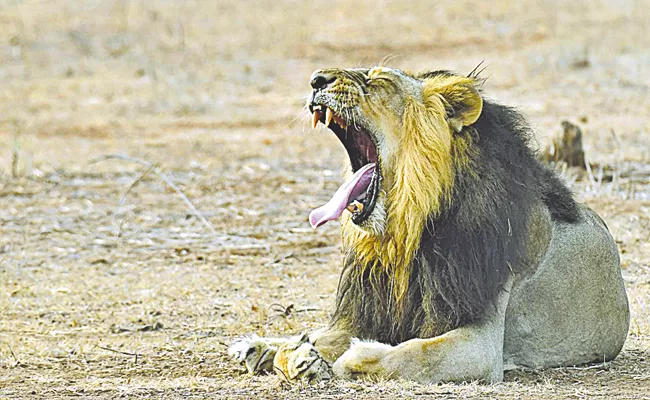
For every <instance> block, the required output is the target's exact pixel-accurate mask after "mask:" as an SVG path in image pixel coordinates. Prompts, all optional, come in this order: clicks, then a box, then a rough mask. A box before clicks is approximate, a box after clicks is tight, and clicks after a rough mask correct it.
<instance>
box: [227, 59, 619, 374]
mask: <svg viewBox="0 0 650 400" xmlns="http://www.w3.org/2000/svg"><path fill="white" fill-rule="evenodd" d="M332 71H333V72H332ZM332 71H328V72H327V73H322V75H320V76H326V77H327V79H329V80H327V79H324V80H323V81H325V82H334V84H332V87H333V88H335V89H338V91H337V90H332V93H333V94H330V93H328V90H321V88H319V90H318V91H316V90H315V97H314V99H315V100H314V101H322V102H323V104H325V105H326V107H331V108H333V107H339V108H340V110H338V111H339V112H344V111H345V110H346V109H350V108H351V107H352V106H354V107H356V108H355V109H354V110H356V111H355V112H356V115H357V118H358V120H356V119H354V118H352V121H351V122H354V123H355V124H356V122H359V121H361V122H360V124H363V125H364V126H365V128H364V129H365V130H367V131H369V132H372V135H371V136H372V137H373V142H375V144H376V146H377V152H378V153H379V158H378V160H377V161H376V162H377V163H378V164H379V167H378V168H381V176H380V177H378V178H377V179H381V186H382V192H381V193H380V194H379V195H378V196H377V199H376V200H375V203H369V204H370V206H371V207H370V209H371V212H373V213H372V214H371V215H370V217H367V221H366V222H365V223H360V222H359V216H356V217H354V218H353V217H350V216H349V215H344V216H343V222H342V224H343V242H344V248H345V251H346V256H345V263H344V268H343V272H342V274H341V280H340V283H339V288H338V293H337V301H336V308H335V312H334V314H333V318H332V321H331V323H330V326H329V327H328V328H326V329H324V330H321V331H317V332H315V333H313V334H311V335H310V336H309V338H306V337H305V338H303V340H301V341H298V342H297V340H298V339H297V338H294V339H290V340H289V339H288V341H287V344H286V345H284V346H282V345H277V344H274V343H275V342H273V341H267V342H264V339H260V338H255V339H246V340H244V341H242V342H238V344H237V346H239V347H237V349H239V350H237V351H233V354H234V355H235V356H236V357H237V358H238V359H239V360H240V361H242V362H245V363H246V365H247V367H248V368H249V370H250V371H251V372H254V371H256V370H257V369H258V368H257V367H256V365H267V366H268V365H270V359H269V357H271V356H273V357H274V358H275V360H274V363H275V365H276V368H277V369H278V370H279V371H282V373H283V374H284V376H285V377H288V378H289V379H296V378H299V377H305V376H307V377H309V379H312V380H313V379H325V378H326V377H329V376H330V371H329V369H328V368H327V363H322V362H316V361H318V360H321V359H325V360H327V361H329V362H331V363H334V364H333V372H334V373H335V375H337V376H340V377H353V376H358V375H380V376H384V377H403V378H406V379H412V380H417V381H424V382H436V381H463V380H475V379H480V380H485V381H499V380H501V379H502V377H503V371H504V369H509V368H517V367H530V368H542V367H550V366H559V365H574V364H583V363H589V362H595V361H602V360H610V359H612V358H614V357H615V356H616V355H617V354H618V352H619V351H620V349H621V347H622V346H623V343H624V341H625V338H626V335H627V329H628V322H629V311H628V305H627V298H626V294H625V289H624V287H623V283H622V278H621V274H620V267H619V259H618V253H617V248H616V244H615V243H614V240H613V239H612V237H611V235H610V234H609V232H608V230H607V228H606V226H605V225H604V223H603V222H602V221H601V220H600V218H599V217H598V216H597V215H596V214H595V213H594V212H593V211H591V210H590V209H588V208H587V207H586V206H582V205H579V204H577V203H576V202H575V201H574V200H573V198H572V195H571V193H570V191H569V190H568V189H567V188H566V187H565V186H564V184H563V183H562V182H561V181H560V180H559V179H558V178H557V177H556V175H555V174H554V173H553V172H552V171H551V170H549V169H547V168H546V167H545V166H543V165H541V164H540V163H539V162H538V161H537V160H536V157H535V155H534V153H533V152H532V151H531V150H530V148H529V147H528V141H529V138H530V137H531V133H530V130H529V128H528V127H527V125H526V123H525V122H524V121H523V119H522V118H521V117H520V116H519V114H517V113H516V112H514V111H513V110H511V109H509V108H507V107H504V106H501V105H498V104H495V103H492V102H489V101H486V100H484V99H482V97H481V96H480V94H479V93H478V91H477V90H476V89H475V88H474V86H473V85H474V82H475V80H474V78H472V77H470V78H467V77H459V76H457V75H454V74H451V73H448V72H445V71H440V72H433V73H427V74H423V75H419V76H414V75H408V74H404V73H402V72H399V71H395V70H389V69H385V68H379V69H373V70H370V71H368V70H332ZM327 74H329V75H327ZM317 77H319V75H317ZM332 77H333V78H332ZM366 78H367V79H368V80H367V81H365V83H363V82H364V81H363V79H366ZM373 79H377V80H379V79H383V80H385V82H384V81H383V80H382V81H380V83H381V84H382V85H381V86H380V87H379V89H375V90H377V91H378V93H381V96H379V95H377V96H375V97H374V98H372V97H371V96H368V95H367V94H366V95H365V96H358V94H357V96H358V97H355V93H356V92H355V91H354V90H355V87H357V86H359V87H360V88H361V89H360V92H362V91H363V92H364V93H366V92H370V90H371V89H373V88H374V87H373V86H372V84H371V80H373ZM321 83H322V82H321ZM336 84H338V86H337V85H336ZM364 85H365V87H364ZM314 87H315V88H316V86H314ZM341 88H345V90H347V92H346V93H347V96H342V97H341V99H342V100H339V99H338V98H337V96H339V97H340V96H341V95H340V92H341ZM325 89H329V87H327V86H325ZM318 96H321V97H318ZM319 98H320V99H321V100H318V99H319ZM339 101H340V102H346V103H345V104H344V105H345V107H347V108H341V107H342V106H341V105H340V104H339V103H338V102H339ZM355 101H356V103H355ZM348 103H351V104H348ZM341 104H342V103H341ZM345 134H346V135H347V129H346V131H345ZM357 134H358V135H361V134H363V132H358V131H357ZM337 135H338V133H337ZM340 137H341V136H340ZM342 140H343V139H342ZM349 146H352V145H350V144H349V143H348V145H347V146H346V149H348V147H349ZM352 150H353V151H352V152H351V153H350V154H351V162H352V165H353V168H355V169H359V168H360V166H361V164H363V162H360V161H358V160H357V159H355V158H353V156H352V154H353V153H354V149H352ZM348 151H349V152H350V150H349V149H348ZM371 161H372V160H371ZM365 162H368V160H366V161H365ZM373 207H374V209H376V210H375V211H373V210H372V208H373ZM357 225H359V226H357ZM351 338H359V339H361V340H362V341H359V340H356V339H355V340H353V342H352V344H351V345H350V339H351ZM242 343H244V344H242ZM260 343H267V346H266V347H264V346H262V345H261V344H260ZM296 343H297V344H296ZM247 346H248V347H247ZM233 347H235V346H233ZM257 348H262V349H265V350H264V351H263V352H262V351H252V350H250V349H257ZM244 350H245V351H244ZM276 353H277V354H276ZM307 364H308V365H309V367H305V369H304V370H302V371H301V370H300V367H302V366H304V365H307ZM297 366H300V367H297Z"/></svg>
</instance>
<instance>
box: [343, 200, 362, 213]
mask: <svg viewBox="0 0 650 400" xmlns="http://www.w3.org/2000/svg"><path fill="white" fill-rule="evenodd" d="M345 208H346V210H348V211H350V212H351V213H352V214H355V213H360V212H361V211H363V203H362V202H360V201H359V200H355V201H353V202H352V203H350V204H348V206H347V207H345Z"/></svg>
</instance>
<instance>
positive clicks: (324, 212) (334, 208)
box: [309, 164, 375, 228]
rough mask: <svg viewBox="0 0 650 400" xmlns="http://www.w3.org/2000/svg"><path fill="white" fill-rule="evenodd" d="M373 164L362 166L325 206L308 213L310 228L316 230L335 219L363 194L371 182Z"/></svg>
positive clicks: (373, 169)
mask: <svg viewBox="0 0 650 400" xmlns="http://www.w3.org/2000/svg"><path fill="white" fill-rule="evenodd" d="M374 171H375V164H367V165H364V166H363V168H361V169H360V170H358V171H357V172H355V173H354V175H353V176H352V179H350V180H349V181H347V182H346V183H344V184H343V185H341V187H340V188H338V190H337V191H336V193H334V196H332V198H331V199H330V201H328V202H327V204H325V205H323V206H320V207H318V208H317V209H315V210H312V212H311V213H309V223H310V224H311V226H312V228H318V227H319V226H321V225H323V224H324V223H326V222H327V221H332V220H335V219H337V218H338V217H340V216H341V214H343V210H345V207H347V206H348V204H350V201H352V200H354V199H355V198H356V197H357V196H359V195H360V194H361V193H363V192H365V191H366V189H368V185H370V181H371V180H372V174H373V172H374Z"/></svg>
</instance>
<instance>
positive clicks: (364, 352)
mask: <svg viewBox="0 0 650 400" xmlns="http://www.w3.org/2000/svg"><path fill="white" fill-rule="evenodd" d="M392 348H393V347H392V346H390V345H387V344H383V343H379V342H362V341H360V340H359V339H352V345H351V346H350V348H349V349H348V350H346V352H345V353H343V355H341V357H339V359H338V360H336V362H335V363H334V365H333V366H332V370H333V372H334V375H335V376H337V377H339V378H343V379H353V378H357V377H361V376H363V375H385V374H386V372H387V371H385V369H384V365H383V364H384V360H385V358H386V356H387V355H388V354H389V353H390V351H391V350H392Z"/></svg>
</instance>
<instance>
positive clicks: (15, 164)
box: [11, 120, 20, 178]
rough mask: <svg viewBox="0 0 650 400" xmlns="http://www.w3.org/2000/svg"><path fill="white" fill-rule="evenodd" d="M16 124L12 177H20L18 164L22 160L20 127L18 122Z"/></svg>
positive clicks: (15, 121) (12, 154)
mask: <svg viewBox="0 0 650 400" xmlns="http://www.w3.org/2000/svg"><path fill="white" fill-rule="evenodd" d="M13 123H14V145H13V148H12V149H11V176H12V177H13V178H16V177H18V163H19V160H20V125H19V123H18V121H17V120H14V121H13Z"/></svg>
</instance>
